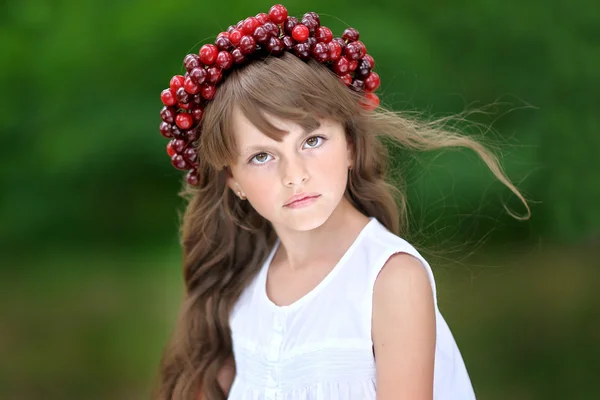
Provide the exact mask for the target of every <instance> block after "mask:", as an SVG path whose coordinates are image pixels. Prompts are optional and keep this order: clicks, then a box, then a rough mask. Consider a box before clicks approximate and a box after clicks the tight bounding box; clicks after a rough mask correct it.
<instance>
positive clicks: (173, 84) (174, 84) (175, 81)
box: [169, 75, 184, 92]
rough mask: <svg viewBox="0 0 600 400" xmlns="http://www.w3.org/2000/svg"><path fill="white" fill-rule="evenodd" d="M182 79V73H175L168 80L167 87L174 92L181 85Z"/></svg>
mask: <svg viewBox="0 0 600 400" xmlns="http://www.w3.org/2000/svg"><path fill="white" fill-rule="evenodd" d="M183 79H184V77H183V75H175V76H174V77H172V78H171V81H170V82H169V87H170V88H171V90H173V91H174V92H176V91H177V89H179V88H180V87H182V86H183Z"/></svg>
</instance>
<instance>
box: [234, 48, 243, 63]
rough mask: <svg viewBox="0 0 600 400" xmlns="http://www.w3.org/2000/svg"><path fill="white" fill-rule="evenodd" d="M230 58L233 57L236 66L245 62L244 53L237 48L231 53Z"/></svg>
mask: <svg viewBox="0 0 600 400" xmlns="http://www.w3.org/2000/svg"><path fill="white" fill-rule="evenodd" d="M231 57H233V62H234V63H236V64H242V63H243V62H244V61H246V57H245V56H244V53H242V51H241V50H240V49H239V48H237V47H236V48H235V49H233V50H232V51H231Z"/></svg>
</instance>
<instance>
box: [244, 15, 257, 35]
mask: <svg viewBox="0 0 600 400" xmlns="http://www.w3.org/2000/svg"><path fill="white" fill-rule="evenodd" d="M259 26H260V22H258V19H256V18H255V17H248V18H246V19H245V20H244V24H243V25H242V32H244V33H245V34H246V35H252V34H253V33H254V30H255V29H256V28H258V27H259Z"/></svg>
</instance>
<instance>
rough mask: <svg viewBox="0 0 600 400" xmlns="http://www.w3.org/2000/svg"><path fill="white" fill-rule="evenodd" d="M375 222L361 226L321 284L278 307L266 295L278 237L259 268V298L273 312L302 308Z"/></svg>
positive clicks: (371, 219) (339, 266) (320, 288)
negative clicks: (273, 310)
mask: <svg viewBox="0 0 600 400" xmlns="http://www.w3.org/2000/svg"><path fill="white" fill-rule="evenodd" d="M376 222H377V219H376V218H375V217H369V222H367V224H366V225H365V226H363V228H362V229H361V230H360V232H359V233H358V235H357V236H356V238H355V239H354V241H353V242H352V244H351V245H350V247H348V249H347V250H346V252H345V253H344V255H342V257H341V258H340V259H339V260H338V262H337V263H336V264H335V266H334V267H333V268H332V270H331V271H329V273H328V274H327V275H326V276H325V277H324V278H323V279H322V280H321V282H319V283H318V284H317V286H315V287H314V288H312V289H311V290H310V291H309V292H308V293H306V294H305V295H304V296H302V297H300V298H299V299H298V300H296V301H294V302H293V303H291V304H288V305H285V306H280V305H278V304H275V303H274V302H273V301H272V300H271V299H270V298H269V295H268V294H267V275H268V271H269V268H270V266H271V261H273V257H274V256H275V253H276V252H277V249H278V248H279V245H280V243H281V241H280V239H279V237H277V239H276V240H275V243H274V244H273V248H272V249H271V252H270V253H269V256H268V257H267V259H266V261H265V263H264V264H263V267H262V268H261V271H260V279H259V280H258V290H259V292H260V293H259V295H260V297H261V298H262V299H263V300H264V301H265V302H266V303H267V304H268V306H269V307H271V308H273V309H275V310H279V311H290V310H294V309H296V308H298V307H300V306H302V304H304V303H306V302H308V301H310V299H312V298H313V297H315V296H316V295H317V294H318V293H319V292H320V291H321V290H322V289H323V288H324V287H325V286H326V285H327V284H328V283H329V282H330V281H331V280H332V279H333V278H334V277H335V276H336V275H337V274H338V273H339V271H340V270H341V269H342V267H343V266H344V264H346V262H347V261H348V259H349V258H350V256H351V255H352V253H353V252H354V250H355V248H356V247H357V246H358V244H359V243H360V242H361V239H362V238H363V237H364V236H365V235H366V233H367V231H368V228H369V227H370V226H371V225H375V223H376Z"/></svg>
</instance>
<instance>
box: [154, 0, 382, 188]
mask: <svg viewBox="0 0 600 400" xmlns="http://www.w3.org/2000/svg"><path fill="white" fill-rule="evenodd" d="M358 39H359V33H358V31H357V30H356V29H354V28H347V29H346V30H344V33H343V34H342V37H341V38H340V37H335V38H334V37H333V34H332V32H331V29H329V28H327V27H326V26H321V22H320V19H319V15H318V14H317V13H315V12H308V13H306V14H304V15H303V17H302V20H301V21H299V20H298V18H296V17H292V16H288V11H287V9H286V8H285V7H284V6H283V5H281V4H276V5H274V6H273V7H271V9H270V10H269V13H268V14H265V13H259V14H257V15H256V16H255V17H248V18H246V19H244V20H241V21H239V22H238V23H237V24H236V25H231V26H230V27H229V28H227V31H226V32H221V33H219V34H218V35H217V38H216V39H215V42H214V44H205V45H203V46H202V47H201V48H200V51H199V53H198V54H188V55H186V56H185V58H184V60H183V64H184V66H185V69H186V71H187V72H186V73H185V75H175V76H173V77H172V78H171V81H170V84H169V88H168V89H165V90H163V91H162V92H161V94H160V98H161V100H162V103H163V104H164V107H163V108H162V109H161V110H160V117H161V119H162V122H161V123H160V133H161V134H162V135H163V136H164V137H165V138H168V139H171V140H170V141H169V143H168V144H167V154H168V155H169V157H170V158H171V163H172V164H173V166H174V167H175V168H177V169H179V170H188V173H187V175H186V181H187V183H188V184H190V185H192V186H196V185H198V170H197V167H198V162H197V159H198V154H197V152H196V143H197V140H198V137H199V135H200V130H201V128H200V127H201V122H202V117H203V115H204V108H205V107H206V104H208V102H209V101H211V100H212V99H213V98H214V97H215V94H216V91H217V87H218V84H219V83H220V82H221V81H222V80H223V78H224V77H225V76H226V74H227V72H228V71H229V70H230V69H231V68H233V67H234V66H235V65H242V64H244V63H247V62H249V61H251V60H252V59H253V57H256V56H260V55H275V56H278V55H281V54H282V53H283V52H284V51H288V52H292V53H293V54H295V55H296V56H297V57H299V58H300V59H302V60H305V61H307V60H309V59H314V60H316V61H318V62H320V63H323V64H326V65H327V66H328V67H329V68H330V69H331V70H332V71H334V72H335V73H336V74H337V75H338V76H339V77H340V79H341V80H342V81H343V82H344V83H345V84H346V86H348V87H349V88H350V89H352V90H354V91H357V92H361V93H364V101H362V102H361V106H362V107H363V108H365V109H366V110H374V109H375V108H377V107H378V106H379V97H378V96H377V95H376V94H375V93H373V92H374V91H375V90H377V88H379V85H380V79H379V75H378V74H377V73H376V72H374V71H372V69H373V67H374V66H375V61H374V60H373V57H371V56H370V55H369V54H367V49H366V47H365V45H364V44H363V42H361V41H360V40H358Z"/></svg>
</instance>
